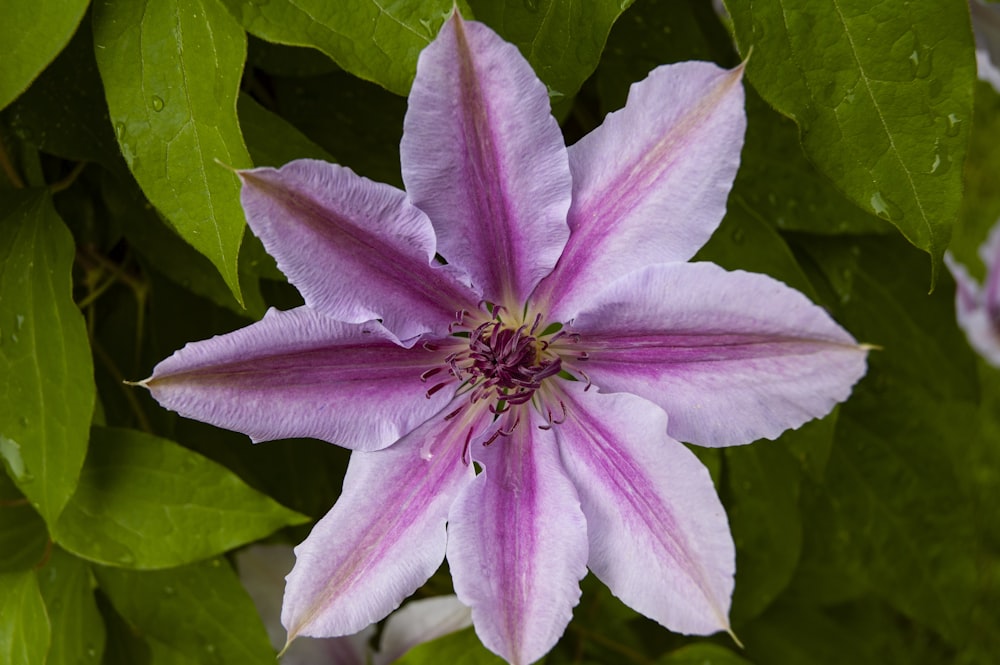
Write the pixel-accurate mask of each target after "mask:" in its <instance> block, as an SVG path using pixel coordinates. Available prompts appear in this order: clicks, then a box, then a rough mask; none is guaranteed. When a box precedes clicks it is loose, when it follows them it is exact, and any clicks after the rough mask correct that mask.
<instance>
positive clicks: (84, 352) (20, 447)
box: [0, 190, 94, 527]
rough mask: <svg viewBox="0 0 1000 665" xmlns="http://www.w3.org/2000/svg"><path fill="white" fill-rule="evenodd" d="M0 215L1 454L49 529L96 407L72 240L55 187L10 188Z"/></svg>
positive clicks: (76, 469) (76, 470)
mask: <svg viewBox="0 0 1000 665" xmlns="http://www.w3.org/2000/svg"><path fill="white" fill-rule="evenodd" d="M9 196H10V199H8V200H9V201H10V202H11V203H12V204H13V205H12V207H11V208H9V210H10V212H8V213H7V215H6V216H4V217H3V218H0V377H3V383H2V385H0V391H2V392H0V457H3V459H4V462H5V463H6V465H7V470H8V471H9V472H10V476H11V478H12V479H13V480H14V482H15V483H16V484H17V486H18V487H19V488H20V490H21V491H22V492H24V494H25V496H27V497H28V498H29V499H30V500H31V502H32V504H33V505H34V506H35V507H36V508H37V509H38V511H39V512H40V513H41V515H42V517H44V518H45V521H46V522H47V523H48V524H49V526H50V527H51V526H52V525H54V524H55V522H56V518H57V517H58V516H59V513H60V511H62V509H63V506H64V505H65V504H66V501H68V500H69V497H70V495H71V494H72V493H73V490H74V489H75V488H76V483H77V479H78V477H79V474H80V467H81V466H82V465H83V458H84V457H85V456H86V453H87V436H88V430H89V427H90V419H91V416H92V414H93V411H94V377H93V372H94V370H93V365H92V361H91V357H90V346H89V343H88V341H87V332H86V330H85V328H84V324H83V317H81V316H80V311H79V310H78V309H77V307H76V304H75V303H74V302H73V300H72V298H71V293H72V286H71V273H72V267H73V238H72V237H71V236H70V234H69V232H68V231H67V230H66V228H65V227H64V226H63V224H62V221H61V220H60V219H59V216H58V215H57V214H56V211H55V209H54V208H53V207H52V200H51V199H50V197H49V193H48V192H47V191H31V190H25V191H22V192H18V193H16V194H14V193H11V194H10V195H9Z"/></svg>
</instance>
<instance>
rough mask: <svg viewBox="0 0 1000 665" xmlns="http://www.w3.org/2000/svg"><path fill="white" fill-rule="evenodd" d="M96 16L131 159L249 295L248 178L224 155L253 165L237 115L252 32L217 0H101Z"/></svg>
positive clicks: (235, 288) (163, 203) (179, 225)
mask: <svg viewBox="0 0 1000 665" xmlns="http://www.w3.org/2000/svg"><path fill="white" fill-rule="evenodd" d="M93 23H94V45H95V48H96V53H97V65H98V68H99V69H100V72H101V79H102V80H103V81H104V90H105V94H106V96H107V100H108V107H109V109H110V111H111V120H112V122H113V124H114V128H115V134H116V136H117V138H118V144H119V146H120V147H121V150H122V154H123V155H124V157H125V161H126V163H127V164H128V166H129V168H130V169H131V170H132V173H133V174H134V175H135V178H136V180H137V181H138V182H139V184H140V185H141V186H142V189H143V191H144V192H145V193H146V196H147V197H148V198H149V200H150V202H151V203H152V204H153V205H155V206H156V207H157V208H158V209H159V210H160V211H161V212H162V213H163V214H164V216H165V217H166V218H167V219H168V220H170V223H171V224H172V225H173V226H174V228H176V229H177V231H178V233H180V234H181V236H182V237H183V238H184V239H185V240H187V241H188V242H189V243H191V245H192V246H194V248H195V249H197V250H198V251H199V252H201V253H202V254H204V255H205V256H207V257H208V258H209V259H210V260H211V261H212V263H213V264H214V265H215V267H216V268H218V270H219V272H220V273H222V276H223V278H224V279H225V281H226V284H227V285H228V286H229V288H230V290H232V292H233V294H234V295H235V296H236V298H237V299H238V300H240V301H241V302H242V296H241V295H240V285H239V276H238V273H237V259H238V257H239V248H240V242H241V241H242V239H243V229H244V226H245V222H244V218H243V210H242V208H241V207H240V203H239V182H238V180H237V178H236V176H235V174H233V173H231V172H229V171H228V170H227V169H226V168H224V167H222V166H220V165H219V164H218V163H217V161H219V162H222V164H225V165H226V166H229V167H232V168H245V167H248V166H250V156H249V155H248V154H247V151H246V148H245V147H244V145H243V138H242V136H241V135H240V128H239V123H238V121H237V118H236V97H237V92H238V89H239V84H240V75H241V72H242V68H243V62H244V60H245V58H246V35H245V34H244V33H243V30H241V29H240V27H239V25H238V24H237V23H236V22H235V21H234V20H233V18H232V17H231V16H229V14H228V13H227V12H226V11H225V9H223V8H222V7H220V6H219V5H218V4H217V3H216V2H215V0H163V1H157V2H151V1H148V0H143V1H140V2H110V0H102V2H100V3H98V4H97V5H96V6H95V9H94V21H93Z"/></svg>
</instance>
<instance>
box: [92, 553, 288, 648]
mask: <svg viewBox="0 0 1000 665" xmlns="http://www.w3.org/2000/svg"><path fill="white" fill-rule="evenodd" d="M95 573H96V575H97V579H98V582H99V583H100V587H101V590H102V591H103V592H104V593H106V594H107V596H108V598H109V599H110V600H111V604H112V605H114V608H115V609H116V610H117V611H118V613H119V614H120V615H121V616H122V617H123V618H124V619H125V621H126V622H127V623H128V624H129V625H130V626H131V627H132V629H133V630H134V631H135V632H136V633H138V635H140V636H141V637H143V638H144V639H145V640H146V641H147V643H148V644H149V646H150V648H151V651H152V654H151V659H150V662H151V663H155V664H156V665H164V664H165V663H192V664H195V665H200V664H202V663H211V664H213V665H254V664H255V663H259V664H260V665H274V663H275V662H276V661H275V657H274V650H273V649H272V648H271V644H270V642H269V641H268V639H267V633H266V632H265V631H264V625H263V624H262V623H261V620H260V617H259V616H258V615H257V610H256V608H255V607H254V605H253V602H252V601H251V600H250V597H249V596H248V595H247V593H246V591H245V590H244V589H243V586H242V585H241V584H240V581H239V578H238V577H237V576H236V573H234V572H233V570H232V568H230V567H229V564H228V563H226V562H225V561H224V560H222V559H212V560H210V561H203V562H200V563H195V564H191V565H188V566H182V567H180V568H171V569H169V570H158V571H144V572H136V571H128V570H120V569H115V568H97V569H96V570H95Z"/></svg>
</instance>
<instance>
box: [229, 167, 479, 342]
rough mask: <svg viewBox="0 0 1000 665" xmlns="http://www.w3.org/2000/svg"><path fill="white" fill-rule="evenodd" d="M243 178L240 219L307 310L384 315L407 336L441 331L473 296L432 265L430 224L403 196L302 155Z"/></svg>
mask: <svg viewBox="0 0 1000 665" xmlns="http://www.w3.org/2000/svg"><path fill="white" fill-rule="evenodd" d="M240 177H241V178H242V180H243V189H242V191H241V193H240V198H241V200H242V202H243V209H244V210H245V211H246V215H247V223H248V224H249V225H250V228H251V229H253V232H254V233H255V234H256V235H257V236H258V237H259V238H260V239H261V242H263V243H264V247H265V248H267V251H268V253H269V254H271V255H272V256H274V258H275V259H276V260H277V262H278V267H279V268H280V269H281V271H282V272H283V273H285V275H286V276H287V277H288V279H289V281H291V282H292V283H293V284H294V285H295V286H296V287H298V289H299V291H300V292H301V293H302V296H303V297H304V298H305V301H306V304H307V305H309V306H310V307H313V308H314V309H316V310H318V311H320V312H322V313H324V314H326V315H328V316H331V317H332V318H335V319H338V320H340V321H348V322H351V323H362V322H364V321H368V320H371V319H376V318H377V319H382V320H383V323H384V324H385V327H386V328H388V329H389V330H391V331H392V332H394V333H395V334H396V335H397V336H398V337H399V338H400V339H404V340H405V339H408V338H411V337H413V336H415V335H417V334H419V333H421V332H425V331H444V330H445V329H446V328H447V326H448V324H449V323H451V322H452V321H453V320H454V318H455V312H456V311H459V310H461V309H468V308H471V307H474V306H475V305H476V304H477V302H478V301H479V299H480V298H479V296H478V295H476V294H474V293H473V292H472V291H470V290H469V289H468V288H467V287H465V286H463V285H462V284H461V283H460V281H459V279H458V278H457V276H456V275H457V271H456V270H455V269H454V268H453V267H448V266H439V265H435V264H434V263H433V261H434V252H435V251H436V249H435V240H434V230H433V228H432V227H431V224H430V221H429V220H428V219H427V216H426V215H424V214H423V213H422V212H421V211H420V210H418V209H416V208H415V207H413V205H412V204H410V203H409V202H408V201H407V200H406V193H405V192H402V191H400V190H398V189H396V188H394V187H390V186H389V185H384V184H382V183H377V182H373V181H371V180H368V179H367V178H363V177H361V176H358V175H356V174H355V173H354V172H353V171H351V170H350V169H348V168H344V167H342V166H338V165H336V164H327V163H326V162H321V161H316V160H307V159H303V160H299V161H295V162H291V163H289V164H286V165H285V166H283V167H282V168H281V169H278V170H275V169H270V168H261V169H254V170H252V171H241V172H240Z"/></svg>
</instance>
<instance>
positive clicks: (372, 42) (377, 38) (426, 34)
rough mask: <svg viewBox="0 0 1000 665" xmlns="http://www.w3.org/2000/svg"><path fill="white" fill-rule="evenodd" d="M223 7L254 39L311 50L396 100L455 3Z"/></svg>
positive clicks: (237, 0)
mask: <svg viewBox="0 0 1000 665" xmlns="http://www.w3.org/2000/svg"><path fill="white" fill-rule="evenodd" d="M222 1H223V4H225V5H226V6H227V7H228V8H229V11H230V12H232V14H233V16H236V17H237V18H238V19H239V21H240V23H242V24H243V27H244V28H246V30H247V32H249V33H251V34H253V35H255V36H256V37H259V38H261V39H264V40H266V41H269V42H274V43H277V44H285V45H288V46H309V47H312V48H315V49H317V50H319V51H322V52H323V53H325V54H326V55H328V56H329V57H330V58H331V59H333V60H334V61H335V62H336V63H337V64H338V65H340V66H341V67H343V68H344V69H345V70H347V71H348V72H350V73H351V74H354V75H355V76H357V77H360V78H363V79H365V80H366V81H373V82H375V83H378V84H379V85H381V86H383V87H385V88H386V89H387V90H391V91H392V92H394V93H396V94H397V95H406V94H407V93H408V92H409V90H410V84H411V83H412V82H413V74H414V72H416V68H417V56H418V55H419V54H420V51H422V50H423V48H424V47H425V46H427V44H429V43H430V41H431V40H432V39H433V38H434V36H435V35H437V33H438V30H439V29H440V28H441V25H442V24H443V23H444V21H445V19H447V18H448V16H450V15H451V10H452V7H454V5H455V0H400V1H397V2H393V3H388V4H386V3H380V2H378V1H377V0H341V1H340V2H325V1H324V0H269V1H268V2H264V3H262V2H254V1H253V0H222Z"/></svg>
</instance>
